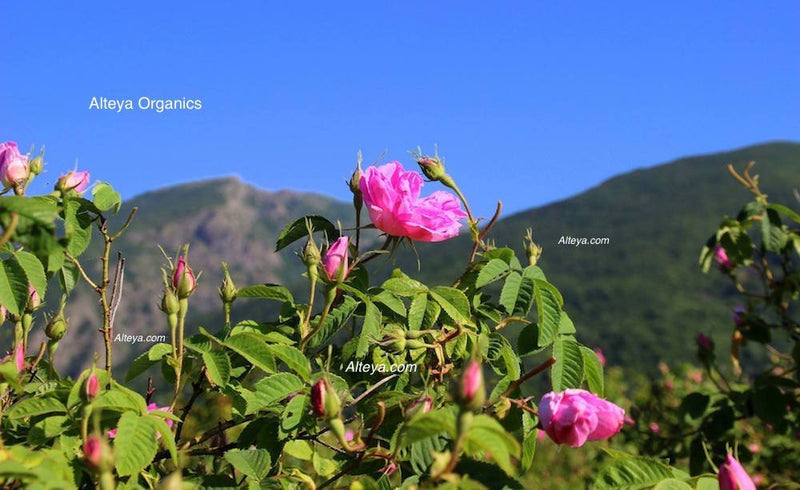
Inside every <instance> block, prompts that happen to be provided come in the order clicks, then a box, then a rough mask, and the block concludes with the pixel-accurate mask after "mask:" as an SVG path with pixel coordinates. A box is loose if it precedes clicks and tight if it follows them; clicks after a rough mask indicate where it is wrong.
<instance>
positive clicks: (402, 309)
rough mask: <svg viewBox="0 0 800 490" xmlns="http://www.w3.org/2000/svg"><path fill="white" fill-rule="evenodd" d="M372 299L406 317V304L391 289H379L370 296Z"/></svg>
mask: <svg viewBox="0 0 800 490" xmlns="http://www.w3.org/2000/svg"><path fill="white" fill-rule="evenodd" d="M372 301H374V302H375V303H380V304H382V305H384V306H386V307H387V308H389V309H390V310H392V311H393V312H395V313H397V314H398V315H400V316H401V317H403V318H405V317H406V305H405V304H404V303H403V301H402V300H401V299H400V298H398V297H397V296H395V294H394V293H392V292H391V291H386V290H384V291H381V292H380V293H378V294H376V295H374V296H373V297H372Z"/></svg>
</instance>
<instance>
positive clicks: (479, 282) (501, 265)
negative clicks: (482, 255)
mask: <svg viewBox="0 0 800 490" xmlns="http://www.w3.org/2000/svg"><path fill="white" fill-rule="evenodd" d="M508 271H509V268H508V264H507V263H506V262H505V261H503V260H500V259H492V260H490V261H489V262H487V263H486V264H485V265H484V266H483V267H482V268H481V271H480V272H479V273H478V279H476V280H475V287H476V288H482V287H484V286H486V285H488V284H491V283H493V282H495V281H497V280H499V279H500V278H501V277H503V274H506V273H508Z"/></svg>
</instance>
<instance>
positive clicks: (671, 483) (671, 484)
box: [653, 478, 692, 490]
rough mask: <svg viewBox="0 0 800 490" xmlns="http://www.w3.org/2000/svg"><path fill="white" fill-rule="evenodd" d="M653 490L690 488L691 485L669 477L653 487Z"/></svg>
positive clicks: (683, 489)
mask: <svg viewBox="0 0 800 490" xmlns="http://www.w3.org/2000/svg"><path fill="white" fill-rule="evenodd" d="M653 490H692V486H691V485H689V484H688V483H686V482H682V481H680V480H676V479H675V478H670V479H668V480H663V481H661V482H660V483H659V484H658V485H656V486H655V487H653Z"/></svg>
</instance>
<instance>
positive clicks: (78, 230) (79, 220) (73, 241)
mask: <svg viewBox="0 0 800 490" xmlns="http://www.w3.org/2000/svg"><path fill="white" fill-rule="evenodd" d="M92 219H93V217H92V216H91V215H90V214H89V213H88V211H87V210H86V208H85V207H84V206H83V205H82V204H81V202H80V200H79V199H73V198H66V199H64V234H65V236H66V237H67V239H68V240H69V241H68V242H67V251H69V253H70V254H72V256H73V257H77V256H79V255H80V254H82V253H83V252H84V251H85V250H86V249H87V248H88V247H89V243H90V242H91V240H92Z"/></svg>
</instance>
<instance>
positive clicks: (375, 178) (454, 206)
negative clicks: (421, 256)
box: [359, 162, 467, 242]
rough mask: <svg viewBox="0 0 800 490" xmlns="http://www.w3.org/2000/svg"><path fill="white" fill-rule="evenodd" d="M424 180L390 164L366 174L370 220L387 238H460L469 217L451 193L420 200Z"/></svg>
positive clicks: (362, 184)
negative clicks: (463, 224) (462, 228)
mask: <svg viewBox="0 0 800 490" xmlns="http://www.w3.org/2000/svg"><path fill="white" fill-rule="evenodd" d="M422 184H423V180H422V177H421V176H420V175H419V174H418V173H416V172H412V171H405V170H404V169H403V166H402V165H401V164H400V163H399V162H390V163H387V164H385V165H381V166H380V167H370V168H368V169H367V170H365V171H364V174H363V175H362V176H361V181H360V182H359V185H360V187H361V193H362V195H363V198H364V203H365V204H366V206H367V210H368V211H369V217H370V219H371V220H372V224H374V225H375V226H376V227H377V228H378V229H379V230H381V231H383V232H385V233H387V234H388V235H392V236H398V237H408V238H410V239H412V240H416V241H419V242H440V241H442V240H447V239H448V238H453V237H454V236H456V235H458V232H459V229H460V228H461V225H462V223H460V222H459V220H461V219H464V218H465V217H466V216H467V214H466V213H465V212H464V211H463V210H462V209H461V203H460V202H459V201H458V199H457V198H456V197H455V196H454V195H453V194H451V193H449V192H446V191H437V192H434V193H433V194H431V195H430V196H428V197H423V198H420V197H419V194H420V189H421V188H422Z"/></svg>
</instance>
